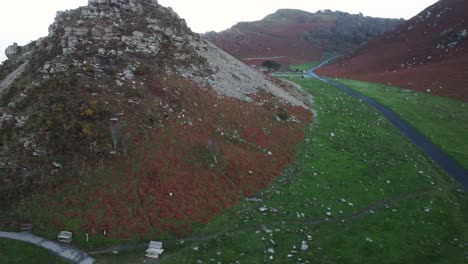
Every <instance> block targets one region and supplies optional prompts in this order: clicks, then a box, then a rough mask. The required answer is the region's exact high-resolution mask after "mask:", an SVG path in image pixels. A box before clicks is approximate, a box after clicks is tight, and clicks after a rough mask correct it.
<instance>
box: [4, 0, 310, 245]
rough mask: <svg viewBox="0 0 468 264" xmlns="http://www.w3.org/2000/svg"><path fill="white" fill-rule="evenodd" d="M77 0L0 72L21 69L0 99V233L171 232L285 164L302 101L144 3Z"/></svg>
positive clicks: (302, 122)
mask: <svg viewBox="0 0 468 264" xmlns="http://www.w3.org/2000/svg"><path fill="white" fill-rule="evenodd" d="M89 2H90V3H89V4H88V6H85V7H82V8H79V9H76V10H71V11H67V12H60V13H58V15H57V17H56V19H55V22H54V23H53V24H52V25H51V26H50V30H49V36H47V37H45V38H43V39H40V40H38V41H36V42H33V43H31V44H30V45H28V46H27V47H15V46H12V47H11V48H10V49H9V60H8V61H6V62H5V63H4V64H2V66H1V67H0V77H1V78H2V79H4V78H6V76H11V73H12V72H14V71H15V70H16V69H18V67H25V69H24V71H23V72H19V73H18V74H16V75H17V76H16V78H13V79H14V80H13V82H12V83H11V84H8V85H5V86H4V87H2V90H1V91H0V107H1V115H0V134H1V135H2V141H1V148H0V151H1V155H0V162H1V163H0V176H1V177H0V182H1V188H0V197H1V198H2V199H1V204H0V207H1V209H2V212H5V214H2V215H1V218H0V224H1V225H8V224H14V223H16V222H20V221H27V222H32V223H34V224H35V226H37V229H39V230H46V231H47V230H51V231H52V233H54V232H55V231H56V230H59V229H60V230H62V229H67V230H71V231H73V232H75V234H77V235H78V236H79V234H81V235H82V234H84V233H88V234H90V236H94V235H97V234H99V233H101V232H102V231H103V230H107V234H108V235H109V236H111V237H114V238H118V239H122V238H125V239H129V238H141V237H147V236H152V235H154V234H162V233H167V232H171V233H175V234H177V235H182V234H185V233H187V232H190V230H191V227H192V225H194V224H203V223H206V222H207V221H209V220H210V219H211V218H213V217H214V216H215V215H216V214H217V213H218V212H220V211H221V210H222V209H224V208H226V207H229V206H231V205H232V204H234V203H236V202H237V201H238V200H239V199H240V198H241V197H243V196H249V195H251V194H253V193H255V192H256V191H258V190H261V189H263V188H265V187H266V186H268V184H269V182H270V181H271V180H272V179H274V178H275V177H276V176H278V175H279V173H280V172H281V170H282V169H283V167H284V166H285V165H286V164H288V163H289V162H290V161H291V160H292V157H293V155H294V149H295V145H296V143H297V142H299V141H300V140H301V139H302V138H303V135H304V129H305V126H306V125H307V123H308V121H309V120H310V119H311V117H312V112H311V111H310V110H309V107H308V106H307V105H306V100H305V99H306V97H305V96H303V95H302V94H301V92H299V91H297V90H295V89H294V88H293V87H290V86H287V85H285V84H284V83H281V82H279V81H274V80H269V79H268V78H267V77H265V76H264V75H262V74H260V73H258V72H256V71H253V70H251V69H250V68H249V67H248V66H246V65H245V64H243V63H241V62H239V61H237V60H235V59H234V58H233V57H231V56H230V55H228V54H227V53H225V52H224V51H221V50H220V49H218V48H216V47H215V46H214V45H212V44H211V43H209V42H208V41H206V40H203V39H202V38H201V37H200V36H199V35H197V34H195V33H193V32H191V31H190V30H189V29H188V27H187V26H186V24H185V22H184V21H183V20H181V19H180V18H179V17H178V16H177V15H176V14H175V13H174V12H173V11H172V10H170V9H167V8H165V7H162V6H160V5H159V4H158V3H157V2H156V1H154V0H109V1H101V0H90V1H89ZM21 65H26V66H21Z"/></svg>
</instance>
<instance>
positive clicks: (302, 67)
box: [291, 61, 320, 71]
mask: <svg viewBox="0 0 468 264" xmlns="http://www.w3.org/2000/svg"><path fill="white" fill-rule="evenodd" d="M319 64H320V61H312V62H308V63H304V64H297V65H291V68H292V69H293V70H300V71H306V70H310V69H312V68H313V67H315V66H317V65H319Z"/></svg>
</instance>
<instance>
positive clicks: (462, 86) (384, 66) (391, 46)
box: [318, 0, 468, 101]
mask: <svg viewBox="0 0 468 264" xmlns="http://www.w3.org/2000/svg"><path fill="white" fill-rule="evenodd" d="M466 10H468V2H467V1H464V0H441V1H439V2H437V3H436V4H434V5H432V6H430V7H428V8H427V9H426V10H424V11H422V12H421V13H420V14H418V15H417V16H415V17H413V18H412V19H410V20H408V21H407V22H405V23H404V24H401V25H400V26H398V27H397V28H396V29H394V30H392V31H389V32H387V33H385V34H384V35H382V36H380V37H378V38H376V39H374V40H372V41H370V42H369V43H368V45H365V46H364V47H362V48H360V49H359V50H358V51H356V52H354V53H351V54H349V55H347V56H345V57H343V58H342V59H340V60H337V61H335V62H334V63H332V64H330V65H327V66H325V67H323V68H321V69H319V70H318V73H320V74H323V75H327V76H333V77H343V78H352V79H360V80H366V81H372V82H379V83H391V84H393V85H398V86H401V87H408V88H411V89H414V90H418V91H429V92H431V93H433V94H435V95H440V96H447V97H451V98H454V99H459V100H464V101H467V100H468V77H467V76H468V46H467V45H468V41H467V39H468V31H467V30H468V15H467V13H466Z"/></svg>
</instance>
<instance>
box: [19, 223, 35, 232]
mask: <svg viewBox="0 0 468 264" xmlns="http://www.w3.org/2000/svg"><path fill="white" fill-rule="evenodd" d="M19 229H20V232H26V233H31V232H32V230H33V224H21V225H20V228H19Z"/></svg>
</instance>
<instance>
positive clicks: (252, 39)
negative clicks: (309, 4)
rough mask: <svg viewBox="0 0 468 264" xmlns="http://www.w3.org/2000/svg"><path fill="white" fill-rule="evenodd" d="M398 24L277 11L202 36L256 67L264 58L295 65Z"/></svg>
mask: <svg viewBox="0 0 468 264" xmlns="http://www.w3.org/2000/svg"><path fill="white" fill-rule="evenodd" d="M399 23H401V20H396V19H383V18H373V17H364V16H363V15H362V14H359V15H350V14H348V13H344V12H339V11H337V12H332V11H329V10H325V11H319V12H317V13H309V12H306V11H301V10H291V9H280V10H278V11H277V12H276V13H274V14H271V15H268V16H267V17H265V18H264V19H263V20H260V21H256V22H242V23H238V24H237V25H235V26H233V27H232V28H230V29H227V30H225V31H222V32H220V33H216V32H210V33H207V34H205V35H204V37H205V38H206V39H208V40H210V41H211V42H213V43H214V44H216V45H217V46H218V47H220V48H222V49H224V50H225V51H227V52H228V53H230V54H231V55H233V56H235V57H237V58H239V59H241V60H243V61H244V62H246V63H247V64H257V65H258V64H261V62H263V61H264V60H266V59H271V60H275V61H278V62H280V63H283V64H296V63H304V62H310V61H318V60H321V59H323V57H324V56H327V55H329V54H330V53H339V54H341V53H345V52H349V51H351V50H354V49H355V48H357V47H359V46H360V45H361V44H362V43H364V42H366V41H367V40H369V39H370V38H372V37H375V36H378V35H380V34H382V33H383V32H385V31H387V30H389V29H391V28H393V27H394V26H396V25H397V24H399Z"/></svg>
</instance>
